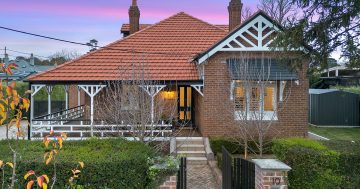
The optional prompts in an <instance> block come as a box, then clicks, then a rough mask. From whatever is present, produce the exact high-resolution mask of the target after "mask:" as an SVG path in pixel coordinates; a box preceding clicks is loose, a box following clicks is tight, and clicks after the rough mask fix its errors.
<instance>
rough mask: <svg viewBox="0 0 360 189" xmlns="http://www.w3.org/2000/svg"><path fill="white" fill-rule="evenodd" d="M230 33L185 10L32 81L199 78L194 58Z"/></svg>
mask: <svg viewBox="0 0 360 189" xmlns="http://www.w3.org/2000/svg"><path fill="white" fill-rule="evenodd" d="M226 34H227V32H226V31H225V30H223V29H221V28H219V27H216V26H213V25H211V24H208V23H206V22H204V21H201V20H199V19H197V18H194V17H192V16H190V15H188V14H186V13H183V12H181V13H178V14H176V15H174V16H171V17H169V18H167V19H165V20H163V21H161V22H159V23H157V24H154V25H152V26H149V27H147V28H145V29H143V30H141V31H139V32H136V33H134V34H132V35H130V36H128V37H126V38H123V39H121V40H118V41H115V42H113V43H111V44H109V45H108V46H106V47H105V48H102V49H99V50H96V51H93V52H91V53H88V54H86V55H84V56H82V57H80V58H78V59H76V60H73V61H70V62H67V63H65V64H63V65H60V66H58V67H56V68H55V69H52V70H49V71H47V72H43V73H40V74H36V75H33V76H32V77H30V78H29V79H28V80H29V81H32V82H34V81H104V80H122V79H124V80H127V79H131V78H132V77H134V75H140V72H141V73H142V72H144V73H146V74H145V77H146V79H149V80H173V81H174V80H199V77H198V72H197V69H196V66H195V64H194V63H192V62H191V60H192V58H193V57H194V56H195V55H196V54H198V53H200V52H203V51H205V50H206V49H207V48H209V47H210V46H211V45H213V44H214V43H215V42H217V41H218V40H219V39H221V38H222V37H224V36H225V35H226ZM140 70H141V71H140ZM134 73H135V74H134Z"/></svg>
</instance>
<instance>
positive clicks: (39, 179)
mask: <svg viewBox="0 0 360 189" xmlns="http://www.w3.org/2000/svg"><path fill="white" fill-rule="evenodd" d="M36 181H37V184H38V185H39V187H42V186H43V183H44V177H43V176H39V177H37V178H36Z"/></svg>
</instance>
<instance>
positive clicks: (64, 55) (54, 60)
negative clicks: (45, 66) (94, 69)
mask: <svg viewBox="0 0 360 189" xmlns="http://www.w3.org/2000/svg"><path fill="white" fill-rule="evenodd" d="M80 56H81V54H80V53H79V52H77V51H75V50H66V49H63V50H61V51H60V52H56V53H55V54H53V55H51V56H50V57H49V59H50V63H51V64H53V65H60V64H63V63H65V62H67V61H70V60H74V59H76V58H78V57H80Z"/></svg>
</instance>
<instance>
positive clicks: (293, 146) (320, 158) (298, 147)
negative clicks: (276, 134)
mask: <svg viewBox="0 0 360 189" xmlns="http://www.w3.org/2000/svg"><path fill="white" fill-rule="evenodd" d="M273 152H274V153H275V155H276V156H277V157H278V158H279V159H280V160H282V161H284V162H285V163H286V164H288V165H289V166H290V167H291V168H292V170H291V171H290V172H289V177H288V179H289V186H290V188H295V189H297V188H319V189H321V188H324V189H325V188H339V187H340V186H341V184H342V181H343V177H342V176H341V174H339V171H338V168H339V159H340V154H339V153H338V152H336V151H333V150H330V149H328V148H327V147H326V146H325V145H323V144H322V143H320V142H318V141H314V140H310V139H302V138H292V139H279V140H274V141H273Z"/></svg>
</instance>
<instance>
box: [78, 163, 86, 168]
mask: <svg viewBox="0 0 360 189" xmlns="http://www.w3.org/2000/svg"><path fill="white" fill-rule="evenodd" d="M79 164H80V167H81V169H83V168H84V166H85V164H84V162H82V161H80V162H79Z"/></svg>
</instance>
